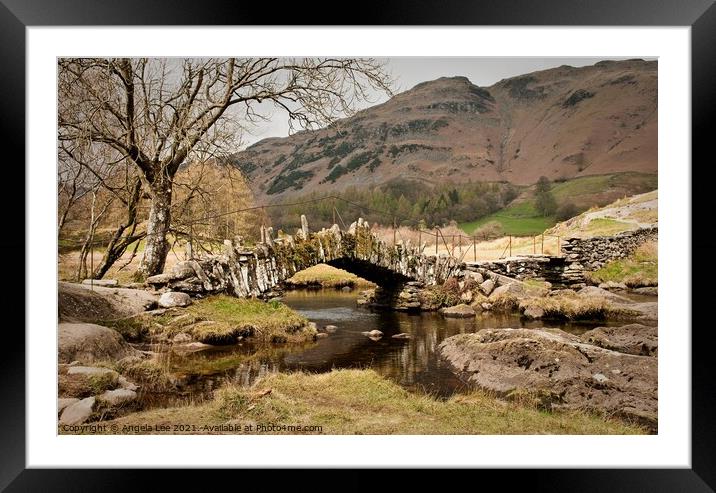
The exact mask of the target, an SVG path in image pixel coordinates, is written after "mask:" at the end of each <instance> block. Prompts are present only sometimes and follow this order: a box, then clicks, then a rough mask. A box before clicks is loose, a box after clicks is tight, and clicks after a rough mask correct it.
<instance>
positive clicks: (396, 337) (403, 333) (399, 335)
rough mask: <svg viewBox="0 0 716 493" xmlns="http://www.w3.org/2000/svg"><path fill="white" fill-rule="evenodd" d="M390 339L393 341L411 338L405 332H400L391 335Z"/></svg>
mask: <svg viewBox="0 0 716 493" xmlns="http://www.w3.org/2000/svg"><path fill="white" fill-rule="evenodd" d="M390 337H391V338H393V339H412V338H413V336H411V335H410V334H406V333H405V332H401V333H400V334H393V335H392V336H390Z"/></svg>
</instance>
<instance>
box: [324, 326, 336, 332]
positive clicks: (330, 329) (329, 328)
mask: <svg viewBox="0 0 716 493" xmlns="http://www.w3.org/2000/svg"><path fill="white" fill-rule="evenodd" d="M323 330H325V331H326V332H335V331H337V330H338V327H336V326H335V325H326V326H325V327H323Z"/></svg>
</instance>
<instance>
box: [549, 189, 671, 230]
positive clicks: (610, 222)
mask: <svg viewBox="0 0 716 493" xmlns="http://www.w3.org/2000/svg"><path fill="white" fill-rule="evenodd" d="M658 198H659V192H658V190H654V191H652V192H648V193H642V194H640V195H634V196H632V197H627V198H623V199H620V200H617V201H616V202H613V203H611V204H609V205H607V206H604V207H595V208H592V209H590V210H588V211H586V212H583V213H582V214H579V215H578V216H575V217H573V218H571V219H568V220H567V221H564V222H562V223H559V224H557V225H555V226H554V227H553V228H551V229H549V230H547V231H545V234H550V235H559V236H562V237H565V236H577V237H589V236H599V235H613V234H616V233H620V232H622V231H629V230H632V229H638V228H646V227H652V226H657V225H658V222H659V207H658Z"/></svg>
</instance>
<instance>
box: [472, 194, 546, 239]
mask: <svg viewBox="0 0 716 493" xmlns="http://www.w3.org/2000/svg"><path fill="white" fill-rule="evenodd" d="M490 221H497V222H499V223H500V224H502V228H503V229H504V232H505V234H506V235H512V236H530V235H537V234H540V233H541V232H542V231H544V230H545V229H547V228H550V227H552V226H554V225H555V223H556V220H555V218H554V217H552V216H546V217H545V216H542V215H540V214H539V213H538V212H537V211H536V210H535V208H534V204H533V203H532V201H528V202H521V203H519V204H513V205H511V206H509V207H505V208H504V209H502V210H500V211H498V212H495V213H494V214H490V215H489V216H485V217H483V218H482V219H478V220H477V221H471V222H467V223H461V224H460V228H462V230H463V231H465V232H466V233H467V234H472V233H473V232H474V231H475V230H476V229H478V228H479V227H481V226H484V225H485V224H487V223H489V222H490Z"/></svg>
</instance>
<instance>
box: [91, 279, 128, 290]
mask: <svg viewBox="0 0 716 493" xmlns="http://www.w3.org/2000/svg"><path fill="white" fill-rule="evenodd" d="M82 284H85V285H87V286H102V287H105V288H114V287H117V286H119V281H117V280H116V279H85V280H84V281H82Z"/></svg>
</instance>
